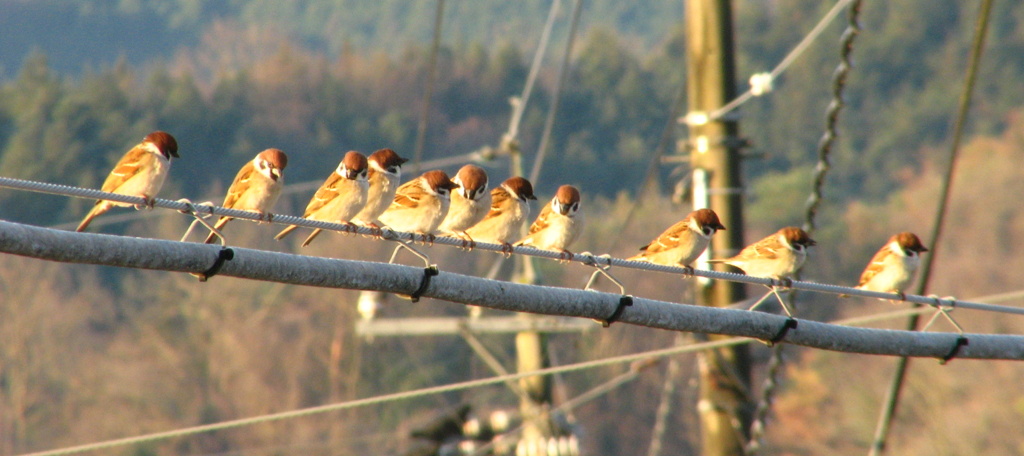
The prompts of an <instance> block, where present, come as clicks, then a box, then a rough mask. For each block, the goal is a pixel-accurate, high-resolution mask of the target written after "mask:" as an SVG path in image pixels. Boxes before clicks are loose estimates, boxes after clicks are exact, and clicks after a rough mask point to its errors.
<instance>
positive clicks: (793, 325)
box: [767, 317, 797, 347]
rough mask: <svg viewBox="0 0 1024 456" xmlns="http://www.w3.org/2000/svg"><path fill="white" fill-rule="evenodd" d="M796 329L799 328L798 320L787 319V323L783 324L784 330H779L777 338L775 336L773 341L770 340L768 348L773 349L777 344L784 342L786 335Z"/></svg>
mask: <svg viewBox="0 0 1024 456" xmlns="http://www.w3.org/2000/svg"><path fill="white" fill-rule="evenodd" d="M796 328H797V320H796V318H793V317H789V318H787V319H786V322H785V323H783V324H782V328H780V329H779V332H778V333H776V334H775V336H773V337H772V338H771V339H768V341H767V342H768V346H769V347H771V346H774V345H775V344H777V343H779V342H782V340H783V339H785V338H786V335H787V334H789V330H791V329H796Z"/></svg>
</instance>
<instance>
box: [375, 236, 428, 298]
mask: <svg viewBox="0 0 1024 456" xmlns="http://www.w3.org/2000/svg"><path fill="white" fill-rule="evenodd" d="M383 237H384V238H385V239H388V240H392V241H395V242H397V243H398V245H397V246H396V247H395V251H394V252H392V253H391V259H390V260H388V263H389V264H394V263H395V258H397V257H398V252H399V251H400V250H402V249H406V250H408V251H409V252H410V253H412V254H413V255H416V256H417V257H418V258H419V259H421V260H423V264H424V268H423V278H422V279H421V280H420V286H419V287H417V288H416V291H413V292H412V293H411V294H408V295H404V294H398V296H400V297H402V298H405V299H408V300H410V301H412V302H419V300H420V297H422V296H423V293H425V292H426V291H427V288H428V287H429V286H430V279H431V278H432V277H434V276H436V275H439V274H441V271H440V270H439V269H438V268H437V265H436V264H431V263H430V257H428V256H427V255H426V254H425V253H423V252H420V251H419V250H416V248H415V247H413V246H412V244H411V243H410V242H408V241H406V240H404V239H401V238H399V237H398V236H396V235H395V233H394V231H391V230H390V229H388V231H387V234H385V235H384V236H383Z"/></svg>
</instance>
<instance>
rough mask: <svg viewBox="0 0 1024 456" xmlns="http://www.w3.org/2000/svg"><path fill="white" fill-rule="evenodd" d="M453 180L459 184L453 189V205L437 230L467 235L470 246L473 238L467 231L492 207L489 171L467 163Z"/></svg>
mask: <svg viewBox="0 0 1024 456" xmlns="http://www.w3.org/2000/svg"><path fill="white" fill-rule="evenodd" d="M452 182H455V183H456V184H458V186H459V188H458V189H456V190H452V195H451V199H452V202H451V207H449V209H448V215H447V216H445V218H444V221H443V222H441V226H439V227H438V228H437V230H438V231H440V232H443V233H452V234H458V235H462V236H465V237H467V238H469V243H470V246H472V245H473V238H472V237H470V236H469V234H467V233H466V230H468V229H469V228H470V227H472V226H473V225H476V224H477V223H480V221H481V220H483V219H484V217H486V216H487V212H488V211H489V210H490V208H491V193H490V192H489V191H488V190H487V172H486V171H484V170H483V168H481V167H479V166H476V165H466V166H463V167H462V168H461V169H459V172H458V173H457V174H456V175H455V178H454V179H452ZM470 248H472V247H470Z"/></svg>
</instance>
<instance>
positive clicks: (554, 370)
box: [21, 309, 924, 456]
mask: <svg viewBox="0 0 1024 456" xmlns="http://www.w3.org/2000/svg"><path fill="white" fill-rule="evenodd" d="M923 311H924V309H914V310H911V311H910V312H923ZM906 312H907V311H902V312H886V313H883V314H878V315H873V316H867V317H859V318H857V319H847V320H839V321H836V322H834V324H862V323H866V322H870V321H879V320H884V319H888V318H894V317H901V316H904V315H905V314H906ZM750 342H752V340H750V339H745V338H738V337H737V338H731V339H723V340H718V341H710V342H700V343H694V344H689V345H677V346H674V347H669V348H663V349H658V350H652V351H647V352H641V353H634V354H629V355H621V356H615V357H609V358H603V359H599V360H592V361H585V362H581V363H575V364H567V365H563V366H557V367H549V368H546V369H540V370H536V371H530V372H519V373H515V374H508V375H499V376H494V377H490V378H485V379H479V380H469V381H464V382H458V383H452V384H448V385H442V386H434V387H428V388H421V389H417V390H412V391H405V392H399V393H392V394H385V395H381V396H375V397H370V398H364V399H357V400H354V401H346V402H340V403H334V404H326V405H321V406H316V407H308V408H304V409H298V410H291V411H286V412H279V413H271V414H267V415H259V416H254V417H249V418H240V419H237V420H230V421H222V422H219V423H210V424H206V425H201V426H193V427H187V428H181V429H174V430H169V431H163V432H155V433H150V434H144V435H139V436H134V437H126V438H121V439H113V440H106V441H102V442H96V443H89V444H84V445H76V446H71V447H66V448H60V449H54V450H47V451H40V452H35V453H28V454H23V455H21V456H61V455H67V454H75V453H82V452H86V451H95V450H101V449H107V448H114V447H118V446H125V445H133V444H138V443H144V442H151V441H156V440H164V439H170V438H176V437H185V436H189V435H195V434H200V433H204V432H212V431H218V430H223V429H230V428H237V427H242V426H248V425H252V424H259V423H266V422H270V421H279V420H283V419H292V418H300V417H305V416H311V415H316V414H321V413H328V412H334V411H339V410H345V409H353V408H358V407H365V406H369V405H376V404H384V403H389V402H397V401H402V400H407V399H413V398H417V397H422V396H426V395H434V394H442V393H449V392H454V391H461V390H466V389H472V388H479V387H484V386H491V385H497V384H499V383H505V382H509V381H514V380H518V379H520V378H525V377H530V376H535V375H555V374H560V373H566V372H577V371H581V370H586V369H591V368H598V367H604V366H609V365H613V364H622V363H635V362H643V361H646V360H650V359H652V358H661V357H666V356H673V355H678V354H683V353H692V352H697V351H703V350H709V349H714V348H721V347H727V346H731V345H739V344H746V343H750ZM631 374H632V375H631ZM635 374H636V370H634V369H631V370H630V371H629V372H626V373H624V374H621V375H619V376H617V377H615V378H613V379H611V380H609V381H608V382H605V383H604V384H602V385H600V386H598V387H597V388H595V389H593V390H591V391H588V392H587V393H584V394H583V395H580V396H578V397H577V398H576V399H574V400H572V401H569V404H570V405H566V404H563V405H561V406H560V407H559V409H563V408H564V409H567V408H570V407H574V406H578V405H580V404H581V403H583V402H586V401H587V400H590V399H592V398H593V397H595V396H596V395H598V394H599V393H600V392H604V391H607V390H610V389H611V388H613V387H614V386H617V385H619V384H621V383H624V382H625V381H628V380H630V379H631V378H633V377H635Z"/></svg>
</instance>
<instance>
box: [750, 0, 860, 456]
mask: <svg viewBox="0 0 1024 456" xmlns="http://www.w3.org/2000/svg"><path fill="white" fill-rule="evenodd" d="M840 3H841V2H840ZM860 8H861V1H860V0H856V1H853V2H850V4H849V8H848V10H847V24H846V29H845V30H843V34H842V36H841V37H840V39H839V41H840V51H839V65H838V66H836V69H835V71H833V72H832V101H831V102H829V105H828V109H826V111H825V133H824V134H823V135H822V136H821V139H820V140H819V141H818V164H817V166H816V167H815V170H814V180H813V182H812V184H811V195H810V197H808V199H807V205H806V208H805V213H804V225H803V229H804V231H806V232H807V233H809V234H813V233H814V231H815V229H816V228H817V226H816V224H815V219H816V218H817V215H818V208H819V207H821V201H822V189H823V188H824V186H825V178H826V176H827V175H828V171H829V170H830V169H831V163H830V161H829V155H830V154H831V153H832V146H833V145H834V144H835V141H836V138H837V137H838V123H839V113H840V112H841V111H842V109H843V106H845V103H844V101H843V89H845V88H846V76H847V75H848V74H849V72H850V69H851V68H853V63H852V62H851V60H850V54H851V53H852V52H853V43H854V40H855V39H856V38H857V34H858V33H860V24H859V23H858V19H859V17H860ZM834 9H835V8H834ZM797 277H799V276H797ZM792 302H793V305H795V304H796V296H795V295H794V296H793V299H792ZM784 347H785V346H784V345H783V344H775V346H774V347H772V354H771V357H770V358H769V360H768V368H767V372H766V373H765V378H764V382H763V385H762V396H761V400H760V401H758V403H757V408H756V409H755V411H754V419H753V421H752V422H751V425H750V441H749V442H748V443H747V448H746V449H747V454H748V455H751V456H752V455H755V454H757V452H758V451H760V450H761V448H762V447H763V446H764V438H765V433H766V428H767V422H768V415H769V413H771V409H772V403H773V402H774V399H775V394H776V392H777V390H778V386H779V375H780V373H781V372H782V368H783V367H784V365H785V359H784V354H783V352H784V350H785V348H784Z"/></svg>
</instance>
